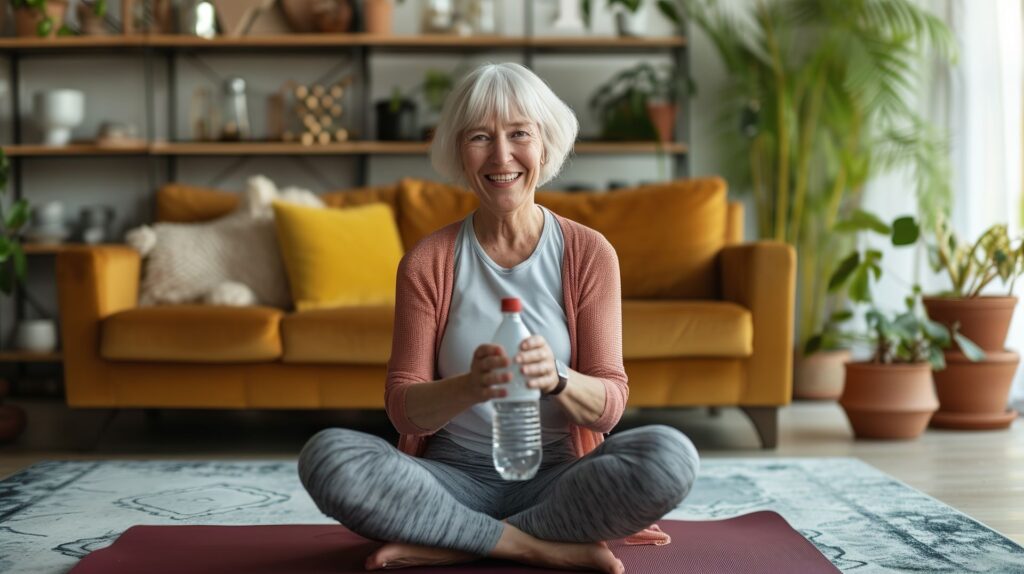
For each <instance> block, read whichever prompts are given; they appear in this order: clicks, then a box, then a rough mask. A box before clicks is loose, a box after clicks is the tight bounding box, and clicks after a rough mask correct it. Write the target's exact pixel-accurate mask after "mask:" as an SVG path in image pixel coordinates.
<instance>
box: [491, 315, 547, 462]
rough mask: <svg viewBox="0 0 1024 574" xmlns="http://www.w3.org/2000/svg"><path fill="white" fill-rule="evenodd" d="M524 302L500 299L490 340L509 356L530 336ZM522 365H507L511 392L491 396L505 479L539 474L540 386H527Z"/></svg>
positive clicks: (496, 459) (496, 447)
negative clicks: (497, 321)
mask: <svg viewBox="0 0 1024 574" xmlns="http://www.w3.org/2000/svg"><path fill="white" fill-rule="evenodd" d="M522 309H523V307H522V303H520V301H519V299H517V298H515V297H507V298H504V299H502V300H501V314H502V315H503V317H502V320H501V325H499V326H498V330H497V331H495V333H494V338H493V339H491V342H492V343H494V344H495V345H500V346H501V347H502V348H503V349H505V354H506V355H508V358H509V360H512V359H514V358H515V356H516V354H518V352H519V345H520V343H522V342H523V339H526V338H527V337H529V336H530V331H528V330H527V329H526V325H524V324H523V319H522V317H520V316H519V312H520V311H522ZM520 368H521V365H517V364H516V363H512V364H511V365H510V366H509V367H508V368H507V369H498V371H504V372H509V373H511V374H512V380H511V381H509V382H508V383H506V385H505V388H506V389H508V395H506V396H504V397H502V398H494V399H491V404H492V405H493V406H494V428H493V432H492V433H491V434H492V437H493V441H494V442H493V444H494V468H495V469H497V471H498V474H500V475H501V478H503V479H505V480H529V479H531V478H533V477H534V475H535V474H537V468H539V467H540V458H541V454H542V453H543V446H542V445H541V434H540V389H527V388H526V377H525V376H523V374H522V372H521V371H520Z"/></svg>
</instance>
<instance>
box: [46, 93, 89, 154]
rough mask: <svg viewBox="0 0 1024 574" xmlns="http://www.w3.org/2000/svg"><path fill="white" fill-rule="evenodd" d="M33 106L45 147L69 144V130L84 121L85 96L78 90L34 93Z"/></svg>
mask: <svg viewBox="0 0 1024 574" xmlns="http://www.w3.org/2000/svg"><path fill="white" fill-rule="evenodd" d="M34 104H35V108H34V109H35V116H36V122H38V123H39V127H40V129H42V131H43V133H44V138H43V143H45V144H46V145H51V146H63V145H67V144H68V143H70V142H71V130H73V129H75V128H76V127H78V126H79V125H80V124H81V123H82V120H84V119H85V95H84V94H83V93H82V92H80V91H79V90H49V91H46V92H36V94H35V101H34Z"/></svg>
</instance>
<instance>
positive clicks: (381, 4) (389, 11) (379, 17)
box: [363, 0, 395, 36]
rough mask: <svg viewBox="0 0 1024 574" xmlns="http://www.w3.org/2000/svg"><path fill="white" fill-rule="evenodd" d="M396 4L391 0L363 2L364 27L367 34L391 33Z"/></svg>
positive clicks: (368, 0) (367, 0)
mask: <svg viewBox="0 0 1024 574" xmlns="http://www.w3.org/2000/svg"><path fill="white" fill-rule="evenodd" d="M394 11H395V6H394V4H392V3H391V0H366V1H365V2H364V3H363V28H364V29H365V31H366V33H367V34H381V35H385V36H386V35H390V34H391V19H392V17H393V15H394Z"/></svg>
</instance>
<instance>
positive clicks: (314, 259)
mask: <svg viewBox="0 0 1024 574" xmlns="http://www.w3.org/2000/svg"><path fill="white" fill-rule="evenodd" d="M274 223H275V226H276V227H277V239H278V244H279V245H280V246H281V255H282V256H283V257H284V265H285V267H286V268H287V270H288V282H289V285H290V286H291V292H292V300H293V301H294V303H295V308H296V309H298V310H299V311H305V310H309V309H316V308H321V307H342V306H347V305H368V304H369V305H378V304H385V303H394V300H395V275H396V273H397V271H398V263H399V261H401V259H402V244H401V239H399V237H398V229H397V228H396V227H395V219H394V216H393V215H392V213H391V208H389V207H388V206H387V205H384V204H381V203H374V204H369V205H362V206H359V207H350V208H348V209H317V208H310V207H303V206H299V205H289V204H287V203H275V204H274Z"/></svg>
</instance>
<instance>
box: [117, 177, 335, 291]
mask: <svg viewBox="0 0 1024 574" xmlns="http://www.w3.org/2000/svg"><path fill="white" fill-rule="evenodd" d="M274 200H279V201H285V202H289V203H297V204H300V205H308V206H317V207H323V205H324V204H323V202H322V201H320V198H319V197H317V196H316V194H314V193H312V192H310V191H307V190H304V189H299V188H295V187H289V188H287V189H285V190H283V191H280V192H279V191H278V190H277V187H276V186H275V185H274V183H273V182H272V181H270V180H269V179H267V178H266V177H263V176H255V177H252V178H250V179H249V180H248V182H247V188H246V192H245V194H244V196H243V198H242V201H241V203H240V204H239V206H238V208H237V209H236V210H235V211H233V212H231V213H230V214H228V215H226V216H224V217H222V218H220V219H217V220H214V221H209V222H203V223H156V224H154V225H151V226H149V225H144V226H142V227H139V228H136V229H133V230H131V231H129V232H128V234H127V235H126V238H125V239H126V241H127V243H128V244H129V245H131V246H132V247H134V248H135V249H136V250H138V251H139V253H140V254H142V256H143V257H144V261H143V275H142V284H141V286H140V287H141V288H140V294H139V304H140V305H158V304H180V303H208V304H217V305H236V306H240V305H267V306H270V307H279V308H287V307H289V306H290V305H291V294H290V293H289V290H288V277H287V275H286V274H285V269H284V263H283V261H282V259H281V253H280V250H279V248H278V246H277V236H276V235H275V230H274V220H273V213H274V212H273V209H272V208H271V205H270V204H271V202H273V201H274Z"/></svg>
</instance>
